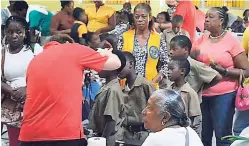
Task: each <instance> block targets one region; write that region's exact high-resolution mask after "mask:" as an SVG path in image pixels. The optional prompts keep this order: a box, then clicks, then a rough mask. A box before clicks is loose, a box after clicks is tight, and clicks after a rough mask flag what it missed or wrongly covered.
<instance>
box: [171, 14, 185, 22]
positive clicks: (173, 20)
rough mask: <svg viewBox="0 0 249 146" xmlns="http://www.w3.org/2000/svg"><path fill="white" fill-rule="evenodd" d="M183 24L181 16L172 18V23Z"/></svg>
mask: <svg viewBox="0 0 249 146" xmlns="http://www.w3.org/2000/svg"><path fill="white" fill-rule="evenodd" d="M182 22H183V17H182V16H181V15H175V16H173V18H172V23H174V24H179V23H182Z"/></svg>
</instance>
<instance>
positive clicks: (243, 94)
mask: <svg viewBox="0 0 249 146" xmlns="http://www.w3.org/2000/svg"><path fill="white" fill-rule="evenodd" d="M244 80H245V77H244V74H243V70H240V77H239V88H238V91H237V94H236V99H235V106H236V108H237V109H238V110H239V111H245V110H249V86H248V85H243V83H244Z"/></svg>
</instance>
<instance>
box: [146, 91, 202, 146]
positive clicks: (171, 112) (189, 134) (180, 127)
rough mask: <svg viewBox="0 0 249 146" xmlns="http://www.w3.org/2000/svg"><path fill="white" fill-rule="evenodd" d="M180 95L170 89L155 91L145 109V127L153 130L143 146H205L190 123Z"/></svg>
mask: <svg viewBox="0 0 249 146" xmlns="http://www.w3.org/2000/svg"><path fill="white" fill-rule="evenodd" d="M184 111H185V107H184V103H183V101H182V99H181V97H180V95H179V94H178V93H177V92H175V91H173V90H168V89H160V90H157V91H155V92H154V93H153V94H152V96H151V97H150V98H149V100H148V105H147V107H146V108H145V109H144V110H143V112H142V114H143V121H144V127H145V128H146V129H149V130H151V131H152V132H153V133H150V134H149V136H148V137H147V139H146V140H145V142H144V143H143V145H142V146H203V144H202V142H201V140H200V138H199V137H198V135H197V134H196V133H195V131H194V130H193V129H191V128H190V127H189V126H188V125H189V123H188V118H187V115H186V113H185V112H184Z"/></svg>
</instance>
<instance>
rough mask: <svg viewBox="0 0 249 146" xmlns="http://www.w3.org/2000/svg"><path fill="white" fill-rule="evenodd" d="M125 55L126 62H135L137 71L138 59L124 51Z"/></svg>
mask: <svg viewBox="0 0 249 146" xmlns="http://www.w3.org/2000/svg"><path fill="white" fill-rule="evenodd" d="M123 54H124V56H125V58H126V61H132V62H133V68H134V69H135V66H136V58H135V56H134V55H133V54H132V53H131V52H127V51H124V52H123Z"/></svg>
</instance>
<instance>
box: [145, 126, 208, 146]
mask: <svg viewBox="0 0 249 146" xmlns="http://www.w3.org/2000/svg"><path fill="white" fill-rule="evenodd" d="M187 129H188V132H189V146H203V144H202V142H201V139H200V138H199V136H198V135H197V134H196V132H195V131H194V130H193V129H192V128H190V127H187ZM186 133H187V131H186V128H184V127H181V128H165V129H163V130H162V131H160V132H156V133H150V134H149V136H148V137H147V139H146V140H145V142H144V143H143V145H142V146H185V142H186V138H185V136H186Z"/></svg>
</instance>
